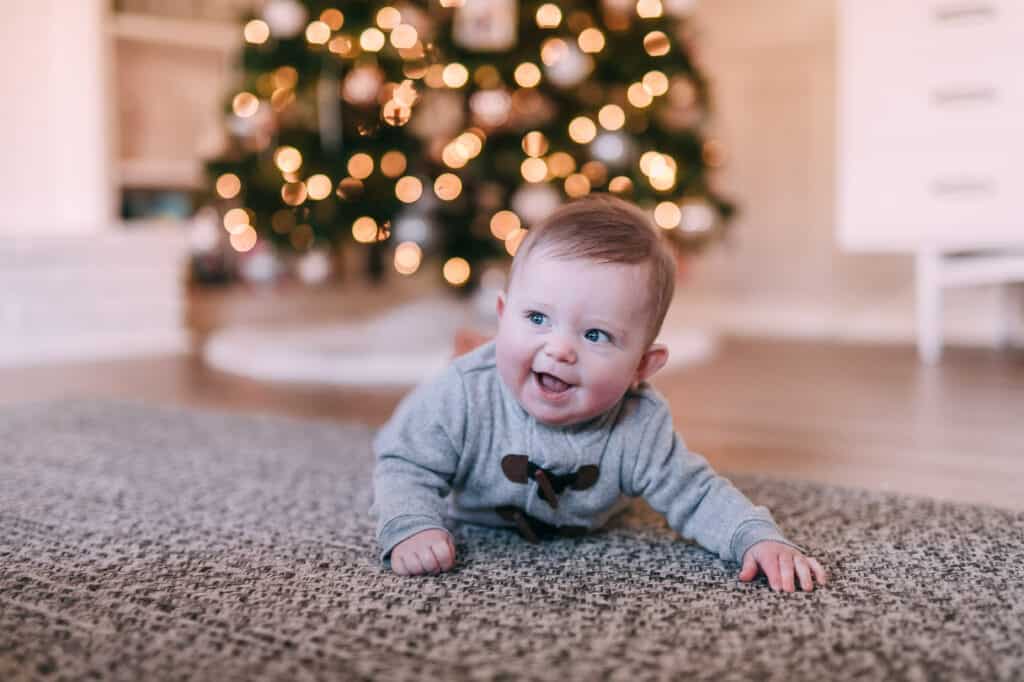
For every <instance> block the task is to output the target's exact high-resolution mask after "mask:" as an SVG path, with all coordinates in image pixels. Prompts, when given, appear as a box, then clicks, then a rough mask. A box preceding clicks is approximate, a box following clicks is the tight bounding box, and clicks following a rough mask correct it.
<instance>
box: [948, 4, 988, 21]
mask: <svg viewBox="0 0 1024 682" xmlns="http://www.w3.org/2000/svg"><path fill="white" fill-rule="evenodd" d="M995 17H996V8H995V5H992V4H990V3H987V2H970V3H963V2H961V3H956V4H947V5H938V6H936V7H932V18H933V19H935V21H938V22H942V23H944V22H950V23H953V22H958V21H965V20H966V21H970V20H971V19H995Z"/></svg>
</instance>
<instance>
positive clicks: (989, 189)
mask: <svg viewBox="0 0 1024 682" xmlns="http://www.w3.org/2000/svg"><path fill="white" fill-rule="evenodd" d="M930 189H931V193H932V194H933V195H935V196H939V197H954V196H974V195H981V194H995V192H996V183H995V182H993V181H992V179H991V178H939V179H936V180H932V184H931V187H930Z"/></svg>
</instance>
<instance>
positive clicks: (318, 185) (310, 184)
mask: <svg viewBox="0 0 1024 682" xmlns="http://www.w3.org/2000/svg"><path fill="white" fill-rule="evenodd" d="M332 188H333V183H332V182H331V179H330V178H329V177H327V176H326V175H324V174H323V173H317V174H316V175H312V176H310V177H309V178H308V179H307V180H306V191H307V192H309V198H310V199H313V200H314V201H319V200H321V199H326V198H327V197H329V196H331V189H332Z"/></svg>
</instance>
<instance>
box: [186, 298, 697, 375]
mask: <svg viewBox="0 0 1024 682" xmlns="http://www.w3.org/2000/svg"><path fill="white" fill-rule="evenodd" d="M467 327H468V328H474V329H478V330H480V331H482V332H485V333H493V330H494V321H493V319H490V318H489V317H486V316H483V315H481V314H480V313H479V312H477V309H476V306H475V305H474V304H472V303H460V302H457V301H453V300H449V299H441V298H436V299H434V298H431V299H424V300H422V301H417V302H415V303H410V304H407V305H404V306H401V307H397V308H394V309H392V310H388V311H387V312H385V313H383V314H381V315H380V316H378V317H375V318H372V319H370V320H366V321H354V322H349V323H337V324H332V325H319V326H301V327H290V328H284V329H278V328H275V329H261V328H249V327H234V328H227V329H224V330H221V331H219V332H216V333H214V334H213V335H212V336H211V337H210V339H209V340H208V341H207V343H206V345H205V346H204V348H203V358H204V360H205V361H206V363H207V364H208V365H210V366H211V367H214V368H216V369H219V370H222V371H225V372H230V373H233V374H240V375H242V376H248V377H252V378H255V379H262V380H268V381H294V382H309V383H324V384H337V385H363V386H373V385H382V386H402V385H412V384H417V383H419V382H420V381H422V380H424V379H426V378H428V377H430V376H432V375H434V374H436V373H438V372H440V371H441V370H443V369H444V367H445V366H446V365H447V364H448V362H450V361H451V358H452V352H453V348H454V345H453V340H454V338H455V334H456V331H457V330H459V329H460V328H467ZM659 340H660V341H661V342H663V343H667V344H668V346H669V349H670V353H669V362H668V366H667V368H668V369H673V368H679V367H684V366H686V365H689V364H694V363H698V362H702V361H703V360H705V359H707V358H708V357H710V356H711V355H712V353H713V352H714V348H715V340H714V338H713V337H712V336H711V335H710V334H708V333H707V332H704V331H701V330H695V329H688V328H679V327H677V326H675V325H671V324H669V323H666V325H665V330H664V332H663V333H662V336H661V338H660V339H659Z"/></svg>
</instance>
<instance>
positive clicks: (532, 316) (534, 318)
mask: <svg viewBox="0 0 1024 682" xmlns="http://www.w3.org/2000/svg"><path fill="white" fill-rule="evenodd" d="M526 319H528V320H529V321H530V322H532V323H534V324H544V313H527V314H526Z"/></svg>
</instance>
